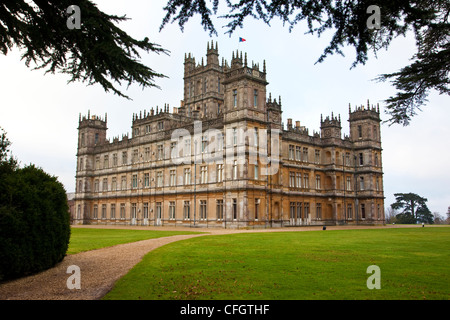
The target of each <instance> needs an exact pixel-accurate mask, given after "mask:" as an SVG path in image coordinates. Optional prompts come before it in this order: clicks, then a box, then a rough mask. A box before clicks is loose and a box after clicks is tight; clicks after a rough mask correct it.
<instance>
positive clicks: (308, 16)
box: [160, 0, 450, 126]
mask: <svg viewBox="0 0 450 320" xmlns="http://www.w3.org/2000/svg"><path fill="white" fill-rule="evenodd" d="M222 3H223V1H222ZM373 4H376V5H377V6H378V8H380V16H379V18H380V28H379V29H378V28H377V26H376V24H373V23H372V22H373V21H372V15H371V14H372V13H373V12H375V14H376V11H370V10H371V9H370V8H373V6H371V5H373ZM226 5H227V7H228V9H229V10H230V12H229V13H228V14H225V15H223V16H220V18H223V19H225V20H226V21H228V24H226V25H225V27H226V28H227V31H226V33H228V34H229V35H230V36H231V34H232V33H233V32H234V31H235V30H236V29H237V28H238V27H240V28H242V27H243V26H244V20H245V19H246V18H247V17H252V18H255V19H259V20H262V21H263V22H264V23H266V24H268V25H270V22H271V21H272V20H273V19H274V18H279V19H280V20H281V21H282V22H283V23H284V24H287V25H288V26H289V31H291V30H292V28H294V27H295V26H296V25H297V24H298V23H299V22H302V21H306V24H307V27H308V32H307V33H309V34H317V36H320V35H321V34H322V33H323V32H325V31H326V30H328V29H334V35H333V37H332V39H331V41H330V43H329V45H328V46H327V47H326V48H325V49H324V52H323V54H322V55H321V56H320V57H319V58H318V60H317V62H316V63H320V62H322V61H324V59H325V58H326V57H327V56H328V55H332V54H335V53H337V54H340V55H343V52H342V50H341V48H342V47H344V46H346V45H348V46H352V47H354V49H355V52H356V59H355V61H354V62H353V64H352V67H355V66H356V65H357V64H364V63H365V62H366V61H367V60H368V53H369V52H370V51H373V52H374V54H375V55H376V53H377V52H378V51H379V50H380V49H383V48H384V49H388V47H389V45H390V43H391V41H392V40H393V39H394V38H396V37H398V36H404V35H406V33H407V32H408V31H409V30H412V31H413V32H414V35H415V38H416V45H417V52H416V53H415V54H414V55H413V56H412V60H413V62H412V63H411V64H410V65H407V66H405V67H404V68H402V69H401V70H399V71H398V72H393V73H391V74H382V75H380V76H379V77H378V78H377V80H378V81H386V80H391V81H392V83H393V85H394V87H395V88H396V89H397V91H398V92H397V93H396V95H395V96H393V97H389V98H387V99H386V100H385V102H386V103H387V105H386V112H387V113H388V114H389V115H390V116H391V118H390V119H389V120H387V122H389V123H390V124H394V123H397V124H403V125H405V126H406V125H409V123H410V121H411V118H412V117H413V116H414V115H416V111H417V110H420V108H421V107H422V106H423V105H425V103H426V101H427V100H426V98H427V96H428V94H429V92H430V90H437V91H438V92H439V93H440V94H450V89H449V70H450V44H449V35H450V23H449V21H448V18H449V14H450V2H449V1H448V0H435V1H430V0H413V1H391V0H378V1H376V2H375V3H374V1H372V0H347V1H330V0H321V1H294V0H290V1H289V0H286V1H279V0H272V1H269V0H240V1H238V2H236V3H233V2H232V1H230V0H226ZM218 8H219V0H212V1H211V0H210V1H209V3H207V1H206V0H169V1H168V3H167V5H166V6H165V7H164V10H165V11H166V16H165V17H164V19H163V21H162V24H161V27H160V29H162V28H163V27H164V26H165V25H166V24H167V23H169V22H171V23H173V22H176V21H178V24H179V26H180V28H181V30H183V27H184V25H185V24H186V23H187V21H188V20H189V19H190V18H191V17H192V16H193V15H194V14H199V15H200V16H201V23H202V25H203V27H204V29H205V31H209V33H210V35H214V34H217V31H216V29H215V26H214V24H213V22H212V20H211V16H213V15H215V14H217V11H218ZM368 12H369V13H368ZM374 19H376V17H375V18H374ZM374 26H375V27H374Z"/></svg>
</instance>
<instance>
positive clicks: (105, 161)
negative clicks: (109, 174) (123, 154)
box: [103, 156, 109, 169]
mask: <svg viewBox="0 0 450 320" xmlns="http://www.w3.org/2000/svg"><path fill="white" fill-rule="evenodd" d="M108 168H109V156H104V157H103V169H108Z"/></svg>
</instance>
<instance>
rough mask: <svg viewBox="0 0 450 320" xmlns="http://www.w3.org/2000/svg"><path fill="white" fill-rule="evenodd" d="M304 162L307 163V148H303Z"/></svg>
mask: <svg viewBox="0 0 450 320" xmlns="http://www.w3.org/2000/svg"><path fill="white" fill-rule="evenodd" d="M302 160H303V161H304V162H308V148H305V147H304V148H303V159H302Z"/></svg>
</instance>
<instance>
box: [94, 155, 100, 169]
mask: <svg viewBox="0 0 450 320" xmlns="http://www.w3.org/2000/svg"><path fill="white" fill-rule="evenodd" d="M95 169H96V170H98V169H100V157H95Z"/></svg>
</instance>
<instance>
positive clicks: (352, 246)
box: [104, 227, 450, 300]
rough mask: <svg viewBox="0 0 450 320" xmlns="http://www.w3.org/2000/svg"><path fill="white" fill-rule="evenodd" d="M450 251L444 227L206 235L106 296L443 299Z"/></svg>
mask: <svg viewBox="0 0 450 320" xmlns="http://www.w3.org/2000/svg"><path fill="white" fill-rule="evenodd" d="M449 249H450V228H449V227H443V228H431V227H426V228H401V229H400V228H399V229H370V230H335V231H333V230H327V231H305V232H273V233H247V234H233V235H221V236H205V237H199V238H193V239H188V240H183V241H178V242H175V243H171V244H169V245H166V246H163V247H160V248H158V249H156V250H154V251H152V252H150V253H149V254H147V255H146V256H145V257H144V259H143V261H142V262H140V263H139V264H138V265H136V266H135V267H134V268H133V269H132V270H131V271H130V272H129V273H128V274H127V275H126V276H124V277H123V278H122V279H120V280H119V281H118V282H117V283H116V285H115V287H114V288H113V290H112V291H111V292H109V293H108V294H107V295H106V296H105V297H104V299H189V300H190V299H233V300H234V299H272V300H279V299H401V300H404V299H414V300H416V299H445V300H448V299H450V280H449V265H450V251H449ZM370 265H377V266H378V267H379V268H380V271H381V278H380V279H381V289H372V290H370V289H368V288H367V279H368V277H369V276H371V274H368V273H367V267H369V266H370Z"/></svg>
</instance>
